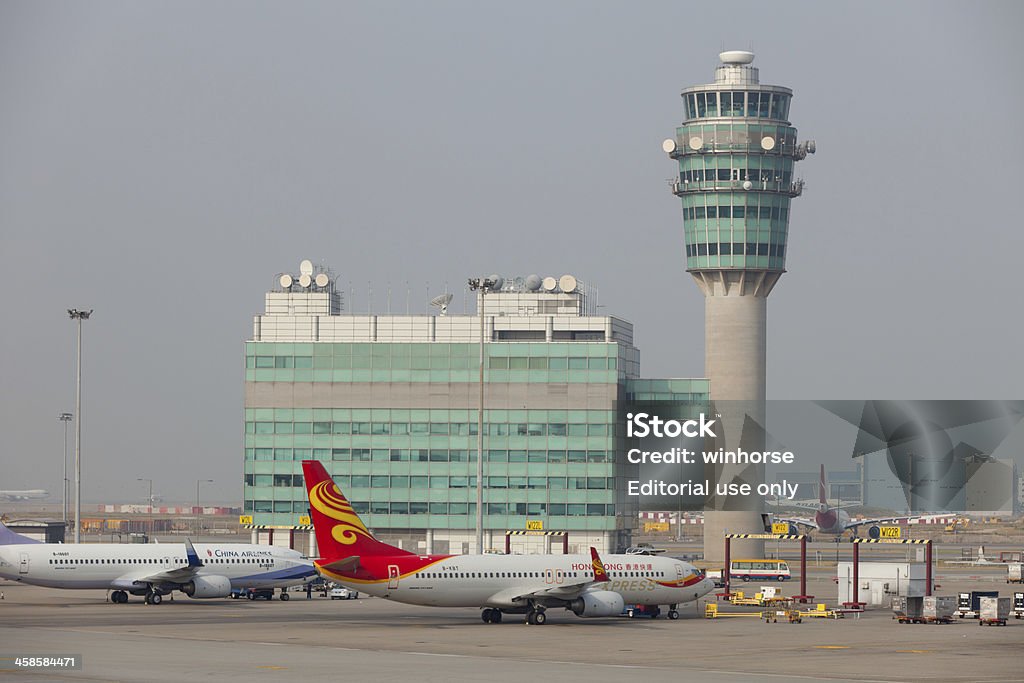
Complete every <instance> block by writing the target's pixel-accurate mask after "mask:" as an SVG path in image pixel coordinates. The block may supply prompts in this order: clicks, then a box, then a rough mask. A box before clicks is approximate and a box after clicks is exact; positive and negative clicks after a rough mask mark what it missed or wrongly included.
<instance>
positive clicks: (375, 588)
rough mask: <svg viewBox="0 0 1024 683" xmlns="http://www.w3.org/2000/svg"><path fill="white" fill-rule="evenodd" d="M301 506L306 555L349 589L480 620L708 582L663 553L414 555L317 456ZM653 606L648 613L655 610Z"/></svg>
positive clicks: (589, 607)
mask: <svg viewBox="0 0 1024 683" xmlns="http://www.w3.org/2000/svg"><path fill="white" fill-rule="evenodd" d="M302 471H303V473H304V475H305V479H306V490H307V492H308V495H309V504H310V512H311V514H312V517H313V526H314V528H315V530H316V540H317V545H318V547H319V549H320V553H321V554H322V557H321V559H319V560H316V562H315V564H316V566H317V567H318V568H319V570H320V573H321V574H323V575H324V576H325V577H327V578H328V579H330V580H332V581H335V582H337V583H340V584H342V585H344V586H346V587H348V588H351V589H353V590H358V591H361V592H366V593H369V594H370V595H374V596H377V597H381V598H388V599H390V600H394V601H396V602H402V603H407V604H411V605H432V606H437V607H480V608H482V612H481V615H480V616H481V618H482V619H483V621H484V623H499V622H500V621H501V620H502V615H503V614H524V615H526V622H527V623H529V624H543V623H545V622H546V621H547V616H546V614H545V610H547V609H549V608H552V607H564V608H565V609H567V610H570V611H572V612H573V613H574V614H576V616H579V617H612V616H618V615H619V614H621V613H622V611H623V607H624V606H625V605H626V604H627V603H629V604H634V605H644V606H646V607H649V608H651V609H652V610H655V609H657V606H658V605H668V609H669V611H668V617H669V619H677V618H679V612H678V610H677V606H678V605H680V604H682V603H686V602H692V601H694V600H697V599H698V598H700V597H701V596H702V595H705V594H707V593H709V592H711V591H712V590H713V589H714V583H713V582H712V581H709V580H708V579H707V578H705V576H704V574H703V573H702V572H701V571H699V570H698V569H696V568H695V567H694V566H693V565H691V564H688V563H686V562H682V561H680V560H674V559H671V558H668V557H651V556H638V555H606V556H605V557H604V558H603V559H602V558H601V557H599V556H598V553H597V550H596V549H594V548H591V549H590V555H416V554H413V553H410V552H408V551H406V550H402V549H401V548H396V547H394V546H391V545H388V544H386V543H382V542H381V541H378V540H377V539H376V538H374V537H373V535H372V534H371V533H370V532H369V531H368V530H367V529H366V525H364V524H363V522H362V520H360V519H359V515H357V514H356V512H355V510H353V509H352V505H351V504H350V503H349V502H348V500H347V499H346V498H345V496H344V495H343V494H342V493H341V491H340V490H339V489H338V487H337V485H336V484H335V483H334V482H333V481H332V480H331V477H330V475H329V474H328V473H327V471H326V470H325V469H324V466H323V465H322V464H321V463H320V462H319V461H316V460H304V461H303V462H302ZM655 613H657V612H655Z"/></svg>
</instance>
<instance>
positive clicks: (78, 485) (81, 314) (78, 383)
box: [68, 308, 92, 543]
mask: <svg viewBox="0 0 1024 683" xmlns="http://www.w3.org/2000/svg"><path fill="white" fill-rule="evenodd" d="M90 315H92V309H91V308H90V309H89V310H88V311H80V310H78V309H77V308H69V309H68V316H69V317H70V318H71V319H72V320H77V321H78V374H77V379H76V380H75V413H74V414H75V416H76V417H77V418H78V419H77V420H75V543H81V542H82V321H83V320H88V319H89V316H90Z"/></svg>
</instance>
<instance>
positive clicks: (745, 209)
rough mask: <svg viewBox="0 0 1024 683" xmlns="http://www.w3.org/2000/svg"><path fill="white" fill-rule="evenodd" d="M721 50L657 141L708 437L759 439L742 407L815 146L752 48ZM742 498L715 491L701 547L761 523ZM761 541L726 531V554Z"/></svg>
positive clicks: (727, 473) (719, 545)
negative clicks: (704, 384) (675, 221)
mask: <svg viewBox="0 0 1024 683" xmlns="http://www.w3.org/2000/svg"><path fill="white" fill-rule="evenodd" d="M719 58H720V59H721V64H720V65H719V66H718V68H716V69H715V82H714V83H710V84H708V85H697V86H693V87H689V88H686V89H685V90H683V92H682V97H683V101H684V106H685V114H686V118H685V120H684V121H683V123H682V125H681V126H679V127H678V128H677V129H676V134H675V137H673V138H669V139H668V140H665V142H664V145H663V148H664V151H665V152H666V153H667V154H668V155H669V157H671V158H672V159H675V160H676V161H678V162H679V176H678V178H676V179H674V181H673V183H672V192H673V194H675V195H676V196H677V197H679V198H680V199H681V200H682V205H683V229H684V233H685V237H686V270H687V271H688V272H689V273H690V274H691V275H692V276H693V279H694V280H695V281H696V282H697V286H698V287H700V289H701V291H702V292H703V293H704V301H705V304H704V335H705V337H704V345H705V361H704V365H705V368H704V370H705V376H706V377H707V378H708V380H710V383H711V399H712V400H713V401H715V402H716V408H717V409H718V410H719V412H720V413H722V421H723V422H724V426H725V432H726V436H725V442H724V443H722V442H719V443H717V444H716V447H722V446H724V447H725V448H727V449H729V450H735V449H736V448H737V447H739V446H741V445H742V447H743V448H744V449H747V450H750V448H751V446H754V447H756V446H760V445H762V443H763V440H762V441H761V443H757V442H758V440H759V437H758V436H757V435H756V434H755V435H753V436H752V435H751V432H750V430H749V425H750V422H749V421H748V422H747V423H746V425H747V427H748V431H747V433H746V434H743V435H742V436H741V433H742V431H743V428H744V418H743V415H744V414H750V415H753V416H754V417H755V418H756V417H758V416H760V415H763V413H764V401H765V348H766V334H765V333H766V323H767V303H768V295H769V294H770V293H771V291H772V289H773V288H774V287H775V284H776V283H777V282H778V281H779V278H780V277H781V276H782V274H783V273H784V272H785V271H786V236H787V234H788V232H789V230H788V228H789V206H790V201H791V200H792V199H793V198H794V197H799V196H800V194H801V193H802V192H803V181H802V180H800V179H798V178H796V176H795V175H794V165H795V164H796V162H797V161H799V160H801V159H804V158H805V157H806V156H807V155H808V154H812V153H814V143H813V142H804V143H799V144H798V143H797V132H796V128H794V127H793V126H792V125H790V123H789V104H790V100H791V98H792V96H793V91H792V90H790V89H789V88H784V87H782V86H777V85H762V84H761V83H760V81H759V79H758V70H757V67H755V66H753V61H754V54H753V53H752V52H746V51H740V50H734V51H729V52H722V53H721V54H720V55H719ZM722 402H726V403H722ZM734 402H737V403H734ZM730 406H731V408H729V407H730ZM733 408H735V411H734V410H733ZM734 412H735V413H737V414H732V413H734ZM741 439H742V440H741ZM755 449H756V450H761V448H755ZM716 476H717V477H718V480H719V481H722V482H725V481H737V482H741V481H746V482H753V481H755V480H762V481H763V477H762V474H761V468H759V467H757V466H755V467H742V466H726V468H725V469H724V470H723V471H721V472H720V473H716ZM747 502H748V503H750V504H751V505H750V508H749V509H743V510H738V509H734V508H733V507H732V505H731V504H730V503H729V502H728V501H716V509H725V510H727V511H723V512H709V513H708V514H706V516H705V524H704V539H705V540H704V556H705V558H706V559H708V560H722V559H724V558H723V557H722V556H723V545H724V544H723V534H724V533H726V532H728V533H757V532H763V530H764V529H763V523H762V519H761V515H760V513H761V508H762V506H761V505H759V504H757V505H755V504H753V503H755V501H747ZM763 552H764V543H763V542H762V541H753V540H746V541H741V542H736V541H734V542H733V557H741V556H742V557H755V558H756V557H763Z"/></svg>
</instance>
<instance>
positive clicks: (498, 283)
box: [487, 273, 505, 292]
mask: <svg viewBox="0 0 1024 683" xmlns="http://www.w3.org/2000/svg"><path fill="white" fill-rule="evenodd" d="M487 279H488V280H490V281H491V282H493V283H494V284H493V285H491V291H492V292H500V291H501V288H502V287H504V286H505V278H503V277H502V276H500V275H498V274H497V273H495V274H493V275H491V276H490V277H489V278H487Z"/></svg>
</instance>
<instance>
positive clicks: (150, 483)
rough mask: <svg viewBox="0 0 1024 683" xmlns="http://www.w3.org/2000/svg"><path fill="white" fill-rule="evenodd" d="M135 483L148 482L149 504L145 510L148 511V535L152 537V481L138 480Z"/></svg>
mask: <svg viewBox="0 0 1024 683" xmlns="http://www.w3.org/2000/svg"><path fill="white" fill-rule="evenodd" d="M135 481H148V482H149V499H148V500H149V503H148V507H147V508H146V509H147V510H148V511H149V535H150V536H152V535H153V480H152V479H146V478H144V477H143V478H139V479H136V480H135Z"/></svg>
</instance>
